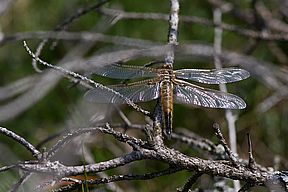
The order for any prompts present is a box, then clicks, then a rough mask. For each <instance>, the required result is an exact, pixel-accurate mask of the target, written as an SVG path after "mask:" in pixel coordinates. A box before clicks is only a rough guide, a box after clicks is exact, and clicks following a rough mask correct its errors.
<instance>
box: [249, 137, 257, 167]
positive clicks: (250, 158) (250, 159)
mask: <svg viewBox="0 0 288 192" xmlns="http://www.w3.org/2000/svg"><path fill="white" fill-rule="evenodd" d="M247 141H248V155H249V162H248V167H249V168H250V169H252V170H255V169H256V163H255V160H254V158H253V152H252V144H251V138H250V134H249V133H247Z"/></svg>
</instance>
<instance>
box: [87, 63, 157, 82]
mask: <svg viewBox="0 0 288 192" xmlns="http://www.w3.org/2000/svg"><path fill="white" fill-rule="evenodd" d="M156 72H157V69H155V68H150V67H141V66H129V65H119V64H112V65H104V66H99V67H95V68H93V69H92V73H94V74H97V75H101V76H105V77H110V78H114V79H131V78H141V77H155V76H156Z"/></svg>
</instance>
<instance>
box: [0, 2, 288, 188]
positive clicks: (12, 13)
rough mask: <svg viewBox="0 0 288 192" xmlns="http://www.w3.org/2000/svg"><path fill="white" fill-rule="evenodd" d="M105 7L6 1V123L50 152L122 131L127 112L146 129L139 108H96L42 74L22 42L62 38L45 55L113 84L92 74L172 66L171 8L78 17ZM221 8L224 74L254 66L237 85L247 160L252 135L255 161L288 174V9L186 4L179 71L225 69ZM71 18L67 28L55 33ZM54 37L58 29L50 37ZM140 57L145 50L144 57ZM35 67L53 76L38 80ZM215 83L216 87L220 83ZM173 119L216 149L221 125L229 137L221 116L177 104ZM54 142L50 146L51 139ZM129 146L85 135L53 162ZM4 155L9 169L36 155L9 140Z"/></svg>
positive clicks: (0, 145) (4, 183)
mask: <svg viewBox="0 0 288 192" xmlns="http://www.w3.org/2000/svg"><path fill="white" fill-rule="evenodd" d="M96 3H97V1H80V0H69V1H57V0H54V1H36V0H14V1H13V0H10V1H9V0H6V1H1V2H0V11H1V12H0V14H1V15H0V30H1V37H2V39H0V46H1V47H0V77H1V78H0V104H1V105H0V121H1V126H3V127H6V128H8V129H10V130H13V131H14V132H16V133H17V134H19V135H21V136H23V137H24V138H26V139H27V140H28V141H29V142H31V143H32V144H34V145H38V144H39V149H41V150H44V149H43V148H44V147H45V146H46V147H49V146H51V145H52V144H53V143H55V142H56V141H57V136H59V134H61V132H63V131H65V130H73V129H78V128H80V127H87V126H90V125H94V124H95V123H105V122H107V121H108V122H110V123H111V124H117V125H118V126H119V130H122V129H120V128H121V126H122V125H123V119H122V118H121V114H122V112H123V113H124V114H125V116H126V117H127V118H128V119H129V120H130V121H131V123H133V124H137V125H138V124H143V123H144V122H145V118H144V117H143V115H142V114H140V113H138V112H136V111H135V110H133V109H132V108H131V107H128V106H117V107H115V106H109V105H105V104H96V103H88V102H87V101H85V100H84V99H83V95H84V94H85V92H86V91H87V87H85V86H83V85H81V84H79V83H77V81H75V80H73V81H72V80H71V79H70V80H69V78H65V76H64V75H63V74H61V73H59V72H56V71H55V70H50V69H48V68H47V67H43V66H42V65H40V64H37V65H36V66H35V65H34V67H33V65H32V59H31V56H29V55H28V53H27V52H26V50H25V48H24V47H23V43H22V41H21V40H24V39H27V42H28V45H29V46H30V48H31V49H32V50H33V51H34V50H35V49H36V48H37V46H38V44H39V43H40V42H41V39H45V37H52V38H56V39H60V40H57V41H55V40H53V39H52V40H50V41H49V42H48V43H47V44H46V45H45V46H44V48H43V50H42V52H41V55H40V58H42V59H43V60H45V61H47V62H49V63H51V64H53V65H59V66H62V67H64V68H66V69H69V70H72V71H77V72H79V73H81V74H83V75H86V76H89V77H90V78H92V79H94V80H95V81H96V82H99V83H102V84H104V85H107V84H114V83H120V81H116V80H111V79H107V78H103V77H99V76H96V75H92V74H91V71H93V65H94V66H97V65H104V64H109V63H113V62H124V63H126V64H129V65H144V64H147V63H149V62H152V61H159V60H160V61H161V60H163V59H164V54H165V52H163V49H164V48H162V47H161V46H162V45H164V44H165V43H166V41H167V34H168V22H167V17H168V15H167V14H168V13H169V11H170V5H169V1H166V2H165V1H153V0H148V1H147V0H146V1H126V0H125V1H110V2H108V3H106V4H105V5H104V6H103V7H104V8H105V9H92V8H91V10H90V11H87V14H83V15H81V16H80V13H81V10H83V9H85V8H87V7H91V6H93V5H94V4H96ZM216 5H217V6H221V8H222V11H223V18H222V20H223V23H225V25H223V27H222V28H223V29H224V31H223V34H222V38H223V42H222V48H223V55H221V59H222V61H223V66H224V67H228V66H236V67H239V68H244V69H245V70H247V71H249V72H250V74H251V77H250V78H248V79H246V80H243V81H240V82H237V83H232V84H228V85H227V88H228V92H230V93H233V94H235V95H238V96H240V97H241V98H243V99H244V100H245V102H246V103H247V107H246V109H242V110H236V111H233V114H234V115H235V116H236V119H237V121H236V131H237V150H238V155H239V157H241V158H243V159H247V158H248V153H247V151H248V149H247V137H246V134H247V133H250V135H251V140H252V145H253V149H254V150H253V154H254V158H255V160H256V162H257V163H259V164H261V165H263V166H266V167H267V166H271V167H274V168H276V169H280V170H285V169H287V168H288V161H287V157H288V150H287V147H288V142H287V140H286V139H287V138H286V137H287V134H288V126H287V125H288V103H287V96H288V86H287V84H288V67H287V64H288V52H287V50H288V44H287V40H288V35H287V33H288V23H287V22H288V15H287V13H288V1H287V0H267V1H263V2H262V1H261V2H260V1H259V2H258V1H252V0H251V1H233V0H231V1H217V0H214V1H212V0H206V1H203V0H194V1H188V0H182V1H181V2H180V15H181V16H183V17H180V21H179V31H178V34H179V38H178V42H179V47H178V48H176V53H175V64H174V68H175V69H177V68H178V69H180V68H205V69H210V68H215V67H214V63H213V41H214V27H213V7H214V6H216ZM79 10H80V11H79ZM77 11H78V13H79V17H77ZM131 13H133V14H131ZM137 13H145V14H137ZM151 13H157V14H154V15H153V14H151ZM160 13H161V14H160ZM72 15H76V19H75V20H73V17H72V19H71V16H72ZM68 18H70V20H69V19H68ZM67 19H68V23H69V24H67V25H65V26H64V27H57V26H59V24H61V23H62V24H63V23H65V21H67ZM62 28H64V29H65V31H69V32H71V33H64V32H63V33H62V34H61V33H60V34H58V35H57V34H55V33H52V31H53V30H54V29H56V30H59V29H62ZM48 31H50V32H51V33H45V32H48ZM32 32H34V33H32ZM267 34H268V35H267ZM269 34H276V35H274V36H273V35H269ZM152 46H153V49H152V48H151V47H152ZM155 46H160V47H158V48H157V47H156V48H155ZM141 49H145V50H146V52H145V51H139V50H141ZM37 70H43V71H42V72H41V73H39V72H37ZM206 87H209V88H214V89H218V86H206ZM155 104H156V102H155V101H151V102H147V103H142V104H140V105H141V106H142V107H143V108H144V109H146V110H148V111H150V112H153V110H154V107H155ZM119 109H121V111H120V110H119ZM173 121H174V122H173V129H174V131H175V132H182V133H186V134H188V133H187V130H189V131H190V132H193V133H194V134H197V135H200V136H202V137H204V138H207V139H209V140H211V141H213V142H215V143H217V142H218V141H217V139H216V137H215V135H214V131H213V128H212V127H213V124H214V123H218V124H219V125H220V127H221V130H222V133H223V134H224V137H225V138H226V139H227V140H229V137H228V129H227V123H226V120H225V110H223V109H207V108H200V107H198V108H196V107H193V106H186V105H179V104H176V105H175V110H174V118H173ZM122 128H123V126H122ZM126 131H127V133H128V134H130V135H133V136H137V137H139V138H145V134H144V133H143V132H141V131H139V130H137V129H131V130H130V129H128V130H126ZM50 137H51V138H50ZM54 137H55V138H54ZM47 138H50V140H49V141H47V142H44V143H43V141H45V140H46V139H47ZM166 143H167V145H168V146H170V147H174V148H177V149H178V150H180V151H181V152H183V153H185V154H187V155H191V156H199V157H202V158H209V157H207V156H205V155H203V154H201V153H199V152H198V151H195V150H194V149H192V148H189V147H187V146H182V145H181V144H180V143H177V142H174V141H173V140H170V141H169V140H167V141H166ZM129 150H130V148H129V147H127V146H125V145H122V144H119V143H118V142H117V141H115V140H113V139H112V138H111V137H109V136H103V135H101V134H97V135H93V136H89V135H85V136H81V137H78V138H76V139H75V141H73V142H72V143H71V144H69V145H67V147H65V148H64V149H63V150H62V151H60V152H59V153H58V154H57V155H56V156H55V157H54V159H56V160H59V161H61V162H64V163H66V164H69V165H78V164H82V163H83V162H88V163H93V162H100V161H103V160H108V159H110V158H113V157H115V156H120V155H121V154H123V153H127V152H128V151H129ZM0 151H1V156H0V165H1V166H2V165H7V164H10V163H16V162H18V161H20V160H26V159H31V155H30V154H29V153H27V151H25V149H24V148H23V147H21V146H20V145H19V144H17V143H15V142H13V141H12V140H11V139H9V138H7V137H5V136H0ZM163 166H164V165H162V164H160V163H159V162H152V161H151V162H150V161H146V162H139V163H134V164H132V165H131V166H130V167H122V168H118V169H116V170H113V171H111V173H109V172H107V173H106V174H108V175H109V174H112V173H123V174H124V173H130V172H133V173H144V172H147V171H148V172H149V170H150V171H152V170H157V169H159V167H160V168H161V167H163ZM20 175H21V173H20ZM187 175H189V173H188V172H179V173H177V174H174V175H169V176H164V177H160V178H157V179H154V180H148V181H133V182H119V183H115V184H111V185H109V186H107V187H105V186H102V187H103V188H107V189H108V190H112V191H115V189H117V190H119V191H120V190H122V191H129V190H130V191H136V190H137V191H159V190H163V191H164V190H171V189H175V188H177V187H179V186H181V185H182V184H183V183H184V180H185V178H186V177H187ZM205 177H208V176H203V178H202V179H201V180H200V181H199V186H203V187H204V188H205V187H209V184H210V183H209V181H210V180H209V178H205ZM17 178H19V172H17V171H12V170H11V171H9V172H4V173H0V182H1V185H0V191H6V190H7V189H8V188H9V186H11V184H12V183H14V182H15V181H16V180H17ZM36 179H39V180H41V179H42V178H39V177H38V178H36V177H35V178H34V179H30V180H29V181H28V183H29V182H31V183H33V182H35V181H36ZM43 179H44V178H43ZM31 186H32V184H31ZM148 186H149V188H148ZM27 188H29V184H28V185H27Z"/></svg>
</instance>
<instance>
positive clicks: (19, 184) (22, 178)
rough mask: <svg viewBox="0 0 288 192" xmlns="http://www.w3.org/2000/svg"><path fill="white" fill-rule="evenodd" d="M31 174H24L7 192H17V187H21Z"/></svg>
mask: <svg viewBox="0 0 288 192" xmlns="http://www.w3.org/2000/svg"><path fill="white" fill-rule="evenodd" d="M32 174H33V173H30V172H26V173H24V175H23V176H21V178H20V179H19V180H18V181H17V182H16V183H15V184H14V185H13V186H12V187H11V189H10V191H9V192H16V191H18V189H19V187H21V185H23V183H24V182H25V181H26V180H28V179H29V177H30V176H31V175H32Z"/></svg>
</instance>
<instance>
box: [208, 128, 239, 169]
mask: <svg viewBox="0 0 288 192" xmlns="http://www.w3.org/2000/svg"><path fill="white" fill-rule="evenodd" d="M213 128H214V132H215V135H216V136H217V137H218V139H219V141H220V143H221V144H222V145H223V147H224V148H225V151H226V153H227V155H228V157H229V159H230V161H231V162H232V164H233V165H234V166H236V167H238V166H239V163H238V160H237V158H236V156H235V155H234V153H233V152H232V151H231V150H230V149H229V147H228V145H227V143H226V141H225V139H224V137H223V135H222V133H221V131H220V128H219V125H218V124H216V123H215V124H214V125H213Z"/></svg>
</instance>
